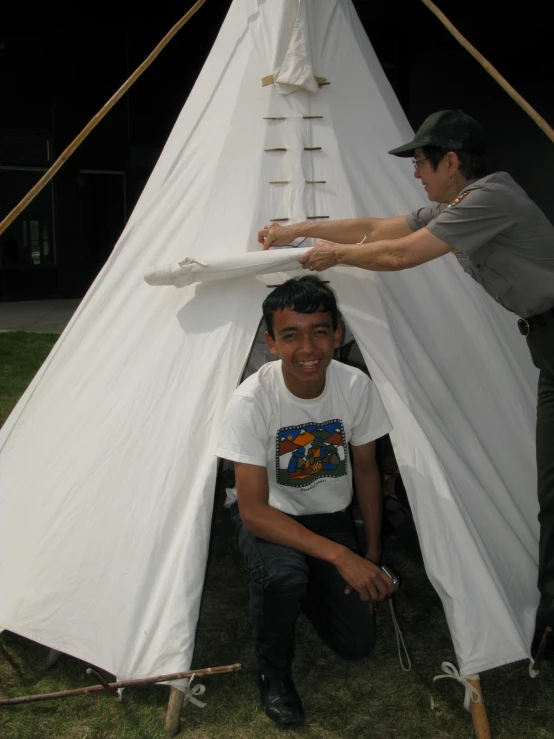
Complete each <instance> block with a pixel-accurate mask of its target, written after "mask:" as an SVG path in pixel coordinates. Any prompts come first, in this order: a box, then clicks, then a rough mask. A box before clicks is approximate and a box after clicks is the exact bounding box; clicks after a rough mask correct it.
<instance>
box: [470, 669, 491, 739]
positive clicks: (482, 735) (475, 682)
mask: <svg viewBox="0 0 554 739" xmlns="http://www.w3.org/2000/svg"><path fill="white" fill-rule="evenodd" d="M467 681H468V683H469V684H470V685H471V687H472V688H475V690H476V691H477V692H478V693H479V700H477V701H474V700H472V701H471V704H470V706H471V718H472V719H473V728H474V729H475V734H476V736H477V739H491V730H490V727H489V719H488V717H487V709H486V708H485V704H484V702H483V693H482V691H481V680H480V679H479V675H477V676H476V677H475V678H468V680H467Z"/></svg>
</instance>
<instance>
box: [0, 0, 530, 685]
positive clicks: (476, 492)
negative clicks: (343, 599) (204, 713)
mask: <svg viewBox="0 0 554 739" xmlns="http://www.w3.org/2000/svg"><path fill="white" fill-rule="evenodd" d="M304 11H305V13H306V17H307V24H305V26H304V27H305V28H307V29H308V31H309V48H310V49H311V55H312V59H311V61H312V69H313V71H314V72H315V73H316V74H317V75H318V76H319V75H320V76H324V77H326V78H328V79H329V80H330V82H331V84H330V85H329V86H326V87H322V88H318V90H317V91H315V90H314V91H313V92H308V91H307V90H303V89H301V90H298V91H295V92H291V94H287V95H282V94H280V92H279V91H278V90H277V89H276V87H275V85H271V86H267V87H262V85H261V78H262V77H264V76H266V75H268V74H271V73H272V72H274V71H275V70H276V69H277V68H279V69H281V66H282V63H280V60H283V61H284V59H285V55H286V54H287V51H288V50H289V48H290V44H291V38H292V35H293V30H294V29H295V24H296V21H297V18H298V17H299V14H300V16H301V17H302V13H304ZM300 42H301V39H299V40H298V43H300ZM302 48H304V49H307V48H308V46H307V40H306V39H305V40H304V46H303V47H302ZM300 56H302V55H300ZM291 59H292V57H291V56H289V57H288V59H287V64H288V62H289V61H291ZM289 71H290V70H289ZM303 75H304V72H302V74H300V75H299V78H300V77H303ZM289 81H290V78H289ZM306 115H308V116H314V115H318V116H322V117H321V118H310V119H307V118H304V116H306ZM283 116H284V117H285V120H266V118H279V117H283ZM411 135H412V131H411V130H410V127H409V125H408V123H407V120H406V118H405V116H404V115H403V113H402V110H401V108H400V106H399V104H398V102H397V100H396V98H395V96H394V94H393V92H392V90H391V88H390V86H389V83H388V82H387V79H386V77H385V75H384V73H383V71H382V69H381V67H380V65H379V63H378V61H377V58H376V56H375V54H374V52H373V50H372V48H371V45H370V43H369V41H368V39H367V36H366V34H365V32H364V30H363V28H362V26H361V24H360V22H359V19H358V18H357V16H356V14H355V12H354V10H353V7H352V5H351V3H350V1H349V0H299V1H298V2H293V0H288V1H287V2H267V1H265V2H264V1H263V0H235V2H234V3H233V5H232V7H231V9H230V11H229V14H228V16H227V18H226V20H225V22H224V25H223V27H222V29H221V31H220V33H219V36H218V38H217V40H216V43H215V45H214V48H213V50H212V53H211V54H210V56H209V58H208V60H207V62H206V64H205V66H204V68H203V70H202V72H201V74H200V76H199V79H198V81H197V84H196V86H195V88H194V90H193V91H192V93H191V95H190V97H189V99H188V100H187V103H186V105H185V107H184V109H183V111H182V113H181V115H180V116H179V119H178V120H177V122H176V124H175V127H174V129H173V132H172V133H171V136H170V138H169V140H168V142H167V144H166V146H165V148H164V151H163V153H162V155H161V157H160V160H159V162H158V164H157V165H156V167H155V170H154V172H153V174H152V176H151V178H150V180H149V182H148V183H147V185H146V187H145V189H144V192H143V194H142V196H141V198H140V200H139V203H138V204H137V206H136V208H135V211H134V212H133V214H132V217H131V219H130V220H129V222H128V224H127V226H126V228H125V230H124V232H123V234H122V236H121V238H120V240H119V242H118V243H117V245H116V247H115V249H114V251H113V253H112V255H111V257H110V259H109V260H108V262H107V264H106V266H105V268H104V269H103V270H102V272H101V273H100V275H99V276H98V278H97V279H96V281H95V283H94V284H93V286H92V287H91V289H90V290H89V292H88V294H87V295H86V297H85V298H84V300H83V301H82V303H81V305H80V306H79V309H78V311H77V312H76V314H75V316H74V317H73V319H72V321H71V322H70V324H69V325H68V327H67V329H66V330H65V332H64V333H63V335H62V336H61V338H60V339H59V341H58V342H57V344H56V346H55V347H54V349H53V351H52V353H51V354H50V356H49V357H48V359H47V360H46V362H45V363H44V365H43V367H42V368H41V370H40V372H39V373H38V375H37V376H36V378H35V379H34V381H33V382H32V384H31V385H30V387H29V388H28V389H27V391H26V392H25V394H24V395H23V397H22V398H21V400H20V402H19V403H18V405H17V407H16V408H15V410H14V412H13V413H12V414H11V416H10V418H9V419H8V421H7V422H6V424H5V426H4V428H3V429H2V430H1V432H0V628H6V629H9V630H11V631H14V632H16V633H19V634H21V635H23V636H26V637H29V638H30V639H34V640H35V641H38V642H40V643H42V644H45V645H47V646H50V647H54V648H56V649H59V650H61V651H63V652H66V653H69V654H72V655H75V656H77V657H80V658H81V659H83V660H86V661H89V662H91V663H93V664H95V665H97V666H99V667H101V668H103V669H105V670H107V671H109V672H112V673H114V674H116V675H117V676H118V677H121V678H138V677H144V676H149V675H155V674H161V673H170V672H173V671H178V670H185V669H187V668H188V667H189V666H190V663H191V658H192V654H193V648H194V633H195V627H196V622H197V617H198V609H199V603H200V595H201V591H202V586H203V579H204V569H205V562H206V555H207V547H208V537H209V531H210V518H211V513H212V500H213V489H214V482H215V474H216V460H215V456H214V450H215V445H216V441H217V436H218V431H219V425H220V422H221V418H222V414H223V411H224V408H225V405H226V403H227V400H228V398H229V397H230V395H231V394H232V392H233V391H234V389H235V388H236V386H237V384H238V381H239V378H240V375H241V372H242V369H243V367H244V364H245V361H246V359H247V356H248V352H249V349H250V345H251V343H252V340H253V338H254V335H255V333H256V329H257V326H258V323H259V320H260V317H261V303H262V300H263V298H264V297H265V296H266V295H267V291H268V288H267V286H266V285H267V284H275V283H276V282H278V281H280V280H282V279H285V277H286V276H288V275H289V274H292V273H291V272H287V273H277V274H273V275H270V276H268V277H264V276H260V275H262V274H263V273H264V262H265V260H267V263H269V261H271V260H273V259H274V256H272V255H271V252H270V253H268V254H266V255H263V256H261V257H260V256H259V253H258V251H259V245H258V244H257V243H256V232H257V229H258V228H259V227H260V225H262V224H264V223H267V222H268V221H269V220H270V219H272V218H289V219H290V221H291V222H294V221H299V220H304V219H306V218H307V217H314V216H328V217H329V218H344V217H356V216H365V215H372V216H392V215H397V214H399V213H408V212H411V211H413V210H415V209H416V208H417V207H419V206H421V205H422V204H424V203H425V199H424V196H423V193H422V190H421V189H420V188H419V187H418V186H417V184H416V182H415V181H414V179H413V176H412V171H411V165H410V163H409V162H406V161H399V160H398V159H395V158H392V157H390V156H389V155H387V153H386V152H387V150H389V149H391V148H392V147H394V146H397V145H398V144H399V143H401V142H403V141H407V140H409V138H410V137H411ZM306 147H307V148H311V147H321V150H320V151H311V152H310V151H305V148H306ZM271 148H286V149H287V151H286V152H275V151H274V152H268V151H265V149H271ZM275 180H285V181H287V182H288V183H289V184H286V185H271V184H269V182H270V181H275ZM306 180H309V181H314V180H324V181H325V184H318V185H311V184H306ZM184 258H189V259H197V260H201V261H203V262H207V263H208V264H210V265H211V267H210V269H213V268H214V264H215V263H216V262H217V260H219V259H224V260H228V259H229V258H233V259H234V258H237V259H238V260H239V261H240V262H241V266H242V267H246V268H248V265H249V260H250V259H251V260H252V262H251V266H252V265H253V266H254V267H255V269H254V270H251V271H250V272H249V273H247V274H246V275H245V276H240V270H237V271H236V272H235V275H236V276H235V277H233V278H232V279H230V278H229V274H228V271H227V273H226V274H224V275H223V276H224V277H225V279H221V280H215V281H212V282H203V283H195V284H192V285H189V286H187V287H183V288H181V289H176V288H175V287H151V286H149V285H147V284H146V283H145V282H144V280H143V274H144V272H145V270H146V269H147V268H148V267H150V266H151V265H169V264H172V263H178V262H179V261H181V260H183V259H184ZM279 258H281V257H279ZM289 258H290V254H289V255H287V254H284V255H283V259H289ZM244 260H246V263H245V261H244ZM216 266H217V265H216ZM287 269H289V270H290V269H291V268H290V266H288V267H287ZM253 273H258V274H259V276H256V275H255V274H253ZM326 278H328V279H330V281H331V284H332V286H333V288H334V289H335V290H336V292H337V295H338V297H339V300H340V303H341V309H342V311H343V312H344V314H345V317H346V319H347V321H348V324H349V326H350V328H351V329H352V332H353V333H354V335H355V337H356V339H357V341H358V343H359V345H360V347H361V350H362V353H363V355H364V358H365V360H366V362H367V364H368V368H369V370H370V372H371V375H372V377H373V380H374V381H375V383H376V385H377V387H378V389H379V391H380V394H381V397H382V398H383V401H384V404H385V406H386V409H387V412H388V414H389V416H390V418H391V421H392V423H393V425H394V431H393V432H392V440H393V443H394V447H395V450H396V454H397V458H398V462H399V466H400V469H401V472H402V476H403V479H404V480H405V483H406V488H407V490H408V495H409V498H410V502H411V505H412V507H413V510H414V515H415V519H416V523H417V527H418V532H419V536H420V541H421V544H422V548H423V554H424V559H425V566H426V569H427V573H428V575H429V577H430V579H431V581H432V583H433V585H434V586H435V588H436V589H437V592H438V593H439V595H440V597H441V599H442V602H443V604H444V608H445V612H446V616H447V619H448V623H449V627H450V630H451V633H452V638H453V642H454V647H455V650H456V655H457V658H458V662H459V667H460V671H461V672H462V673H463V674H469V673H473V672H480V671H482V670H485V669H488V668H491V667H494V666H497V665H501V664H504V663H507V662H510V661H514V660H517V659H521V658H524V657H526V656H527V655H528V646H529V643H530V638H531V634H532V629H533V616H534V609H535V607H536V604H537V600H538V595H537V592H536V589H535V580H536V570H537V553H538V546H537V539H538V525H537V522H536V514H537V508H538V506H537V502H536V496H535V484H536V480H535V467H534V415H535V414H534V404H535V394H536V372H535V370H534V369H533V367H532V365H531V362H530V359H529V357H528V353H527V349H526V347H525V344H524V342H523V340H522V339H521V337H520V336H519V334H518V333H517V330H516V328H515V318H514V317H512V316H510V315H509V314H507V313H506V312H503V311H502V309H501V308H500V307H499V306H497V305H496V304H494V303H493V301H492V300H490V299H489V298H488V297H487V295H486V294H484V293H483V292H482V291H480V290H479V288H478V286H477V285H475V284H473V283H472V281H471V279H470V278H469V277H467V276H466V275H465V274H464V273H463V271H462V270H461V269H460V268H459V266H458V265H457V264H456V259H455V257H454V256H446V257H443V258H442V259H440V260H438V261H437V262H435V263H431V264H429V265H424V266H421V267H418V268H416V269H414V270H410V271H408V272H406V273H397V274H384V275H379V274H371V273H369V272H364V271H361V270H358V269H346V268H337V269H333V270H329V271H328V272H327V273H326Z"/></svg>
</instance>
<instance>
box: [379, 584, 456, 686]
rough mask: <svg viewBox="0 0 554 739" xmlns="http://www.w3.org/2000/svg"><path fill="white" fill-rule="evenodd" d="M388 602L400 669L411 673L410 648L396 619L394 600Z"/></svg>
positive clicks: (389, 599)
mask: <svg viewBox="0 0 554 739" xmlns="http://www.w3.org/2000/svg"><path fill="white" fill-rule="evenodd" d="M388 601H389V609H390V615H391V617H392V625H393V626H394V635H395V637H396V646H397V649H398V660H399V662H400V667H401V668H402V669H403V670H404V672H410V670H411V669H412V660H411V659H410V653H409V652H408V647H407V646H406V641H405V640H404V635H403V634H402V630H401V628H400V625H399V623H398V620H397V618H396V613H395V612H394V605H393V602H392V598H388ZM402 650H404V654H405V656H406V664H404V658H403V655H402ZM441 677H446V675H444V676H442V675H441Z"/></svg>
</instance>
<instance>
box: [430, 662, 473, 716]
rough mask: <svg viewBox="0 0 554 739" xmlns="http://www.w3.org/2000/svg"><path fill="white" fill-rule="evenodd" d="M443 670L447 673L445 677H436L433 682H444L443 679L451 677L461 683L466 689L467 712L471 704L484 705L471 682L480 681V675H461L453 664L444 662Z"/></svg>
mask: <svg viewBox="0 0 554 739" xmlns="http://www.w3.org/2000/svg"><path fill="white" fill-rule="evenodd" d="M441 669H442V671H443V672H444V673H445V674H444V675H436V676H435V677H434V678H433V682H435V681H436V680H442V679H443V678H447V677H450V678H452V679H453V680H457V681H458V682H459V683H461V684H462V685H463V686H464V688H465V689H466V694H465V698H464V708H465V709H466V711H469V710H470V708H469V704H470V703H482V702H483V701H482V699H481V694H480V693H479V691H478V690H477V688H476V687H474V686H473V685H472V684H471V683H470V682H469V681H470V680H479V675H460V673H459V672H458V670H457V669H456V667H454V665H453V664H452V662H442V663H441Z"/></svg>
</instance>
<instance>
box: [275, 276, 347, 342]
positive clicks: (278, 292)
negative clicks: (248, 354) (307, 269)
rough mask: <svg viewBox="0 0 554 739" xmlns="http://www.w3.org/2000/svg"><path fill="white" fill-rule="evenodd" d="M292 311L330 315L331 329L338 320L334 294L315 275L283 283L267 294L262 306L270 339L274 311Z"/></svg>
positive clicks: (335, 325) (335, 326)
mask: <svg viewBox="0 0 554 739" xmlns="http://www.w3.org/2000/svg"><path fill="white" fill-rule="evenodd" d="M282 310H292V311H295V312H296V313H319V312H321V313H330V314H331V319H332V321H333V328H334V329H336V328H337V326H338V320H339V309H338V307H337V299H336V297H335V293H334V292H333V291H332V290H331V288H330V287H328V286H327V285H326V284H325V283H324V282H322V281H321V280H320V279H319V277H315V275H306V276H305V277H296V278H293V279H292V280H287V281H286V282H283V284H282V285H279V286H278V287H276V288H275V290H273V292H271V293H269V295H268V296H267V298H266V299H265V300H264V302H263V305H262V311H263V316H264V321H265V325H266V328H267V332H268V333H269V335H270V336H271V338H272V339H274V338H275V334H274V333H273V314H274V313H275V311H282Z"/></svg>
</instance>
